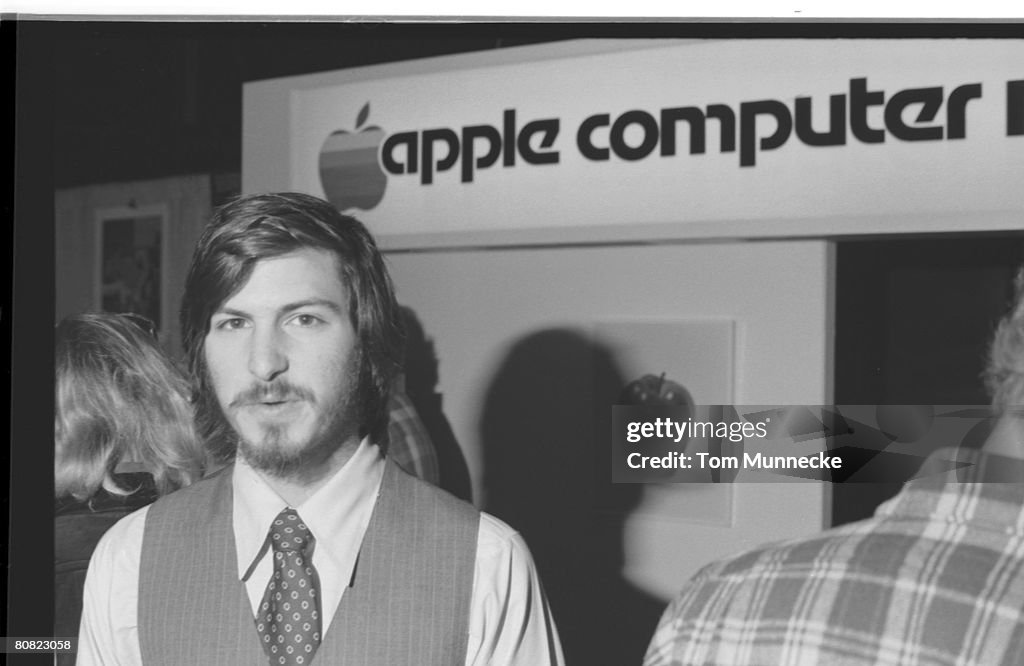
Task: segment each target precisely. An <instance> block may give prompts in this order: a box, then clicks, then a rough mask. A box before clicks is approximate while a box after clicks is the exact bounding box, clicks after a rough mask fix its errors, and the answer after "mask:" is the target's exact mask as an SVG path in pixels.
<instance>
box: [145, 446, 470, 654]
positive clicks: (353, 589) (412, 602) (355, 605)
mask: <svg viewBox="0 0 1024 666" xmlns="http://www.w3.org/2000/svg"><path fill="white" fill-rule="evenodd" d="M231 514H232V497H231V470H230V468H228V469H227V470H225V471H223V472H221V473H220V474H217V475H215V476H213V477H211V478H209V479H205V480H203V481H201V482H199V483H197V484H195V485H193V486H190V487H188V488H186V489H184V490H181V491H178V492H176V493H172V494H171V495H168V496H167V497H165V498H163V499H161V500H160V501H158V502H156V503H155V504H154V505H153V506H151V507H150V509H149V513H148V514H147V516H146V527H145V536H144V538H143V544H142V559H141V563H140V572H139V611H138V612H139V645H140V648H141V650H142V660H143V663H144V664H146V666H152V665H157V664H167V665H168V666H171V665H174V666H180V664H261V665H263V666H266V664H267V663H268V659H267V657H266V655H265V654H264V652H263V649H262V647H261V645H260V642H259V636H258V634H257V632H256V626H255V623H254V621H253V615H252V608H251V606H250V604H249V598H248V596H247V594H246V591H245V585H244V584H243V583H242V582H241V581H240V580H239V579H238V562H237V558H236V555H235V539H234V532H233V529H232V523H231ZM479 521H480V514H479V513H478V512H477V511H476V509H474V508H473V507H472V506H470V505H469V504H466V503H464V502H462V501H460V500H457V499H455V498H454V497H452V496H450V495H448V494H447V493H445V492H444V491H442V490H439V489H438V488H435V487H434V486H431V485H429V484H427V483H424V482H422V481H420V480H419V479H416V478H414V477H412V476H410V475H409V474H407V473H405V472H403V471H402V470H401V469H399V467H398V466H397V465H395V464H393V463H391V462H390V461H389V462H387V463H386V465H385V472H384V479H383V481H382V483H381V490H380V495H379V497H378V499H377V503H376V505H375V507H374V509H373V514H372V516H371V518H370V523H369V525H368V526H367V530H366V537H365V538H364V539H363V543H362V547H361V548H360V551H359V558H358V560H357V563H356V568H355V573H354V574H353V577H352V581H351V583H350V585H349V587H348V589H346V590H345V594H344V596H343V597H342V599H341V603H340V604H339V606H338V609H337V611H336V612H335V614H334V619H333V620H332V621H331V625H330V627H329V628H328V629H327V631H326V633H325V635H324V639H323V642H322V643H321V645H320V647H319V649H318V650H317V653H316V657H315V658H314V660H313V664H314V665H315V664H323V665H326V664H352V665H358V666H374V665H380V666H401V665H402V664H409V665H410V666H412V665H413V664H415V665H417V666H421V665H422V666H427V665H429V664H436V665H437V666H452V665H453V664H461V663H463V662H464V661H465V658H466V647H467V639H468V636H469V612H470V609H469V606H470V599H471V597H472V592H473V572H474V568H475V562H476V543H477V530H478V527H479Z"/></svg>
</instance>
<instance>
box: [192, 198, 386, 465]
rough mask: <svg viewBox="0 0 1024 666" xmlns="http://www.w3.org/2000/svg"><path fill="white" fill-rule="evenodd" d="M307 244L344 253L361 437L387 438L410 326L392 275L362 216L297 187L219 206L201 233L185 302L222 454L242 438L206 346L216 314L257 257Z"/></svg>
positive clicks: (212, 432)
mask: <svg viewBox="0 0 1024 666" xmlns="http://www.w3.org/2000/svg"><path fill="white" fill-rule="evenodd" d="M308 248H314V249H322V250H327V251H330V252H332V253H333V254H334V255H335V256H336V257H337V258H338V264H339V266H340V270H341V281H342V284H344V285H345V287H346V289H347V290H348V294H347V296H348V302H349V316H350V317H351V320H352V326H353V328H354V329H355V331H356V335H357V337H358V340H359V351H360V360H361V365H360V368H359V391H358V394H359V401H360V417H361V423H360V430H359V432H360V436H366V435H369V436H370V437H373V438H376V439H380V438H381V437H382V435H383V433H384V432H386V429H387V418H388V411H387V403H388V397H389V395H390V392H391V383H392V381H393V379H394V377H395V375H396V374H397V372H398V368H399V367H400V363H401V353H402V346H403V342H404V334H403V329H402V320H401V317H400V313H399V310H398V305H397V302H396V300H395V293H394V287H393V285H392V283H391V277H390V276H389V275H388V271H387V268H386V266H385V265H384V259H383V257H382V256H381V254H380V251H379V250H378V249H377V244H376V242H374V240H373V236H371V235H370V232H369V231H367V229H366V227H365V226H363V224H362V223H361V222H359V221H358V220H356V219H355V218H353V217H349V216H347V215H343V214H341V213H340V212H338V210H337V209H336V208H334V207H333V206H332V205H331V204H329V203H327V202H326V201H323V200H321V199H318V198H316V197H312V196H309V195H306V194H299V193H294V192H285V193H276V194H258V195H251V196H244V197H240V198H238V199H235V200H233V201H231V202H229V203H227V204H225V205H224V206H222V207H221V208H219V209H218V210H217V211H216V212H215V213H214V215H213V219H212V220H211V221H210V224H209V226H207V227H206V230H205V231H204V232H203V234H202V236H201V237H200V239H199V242H198V243H197V245H196V249H195V253H194V254H193V256H192V265H191V267H190V268H189V273H188V277H187V279H186V281H185V294H184V297H183V298H182V306H181V331H182V338H183V343H184V348H185V355H186V360H187V363H188V370H189V373H190V375H191V378H192V381H193V385H194V388H195V390H196V396H195V397H196V414H197V423H198V426H199V430H200V432H201V434H202V435H203V437H204V438H205V439H206V440H207V445H208V446H209V447H210V448H211V450H212V451H213V452H214V453H215V455H216V456H217V458H218V459H219V460H221V461H225V460H228V459H230V458H231V457H233V455H234V453H235V448H236V446H237V440H236V439H235V437H236V436H235V434H234V432H233V431H232V429H231V427H230V425H228V423H227V422H226V421H225V419H224V416H223V414H222V412H221V410H220V407H219V405H218V404H217V398H216V395H215V393H214V391H213V387H212V386H210V380H209V375H208V373H207V368H206V359H205V358H204V355H203V341H204V340H205V338H206V335H207V333H208V332H209V326H210V317H211V316H212V315H213V313H214V312H216V310H217V308H219V307H220V306H221V305H222V304H223V303H224V301H226V300H227V299H228V298H230V297H231V296H232V295H234V294H235V293H237V292H238V291H239V290H240V289H241V288H242V287H243V286H244V285H245V283H246V282H247V281H248V280H249V277H250V276H251V274H252V270H253V267H254V266H255V265H256V263H257V262H259V261H260V260H262V259H267V258H271V257H279V256H282V255H285V254H288V253H290V252H295V251H297V250H302V249H308Z"/></svg>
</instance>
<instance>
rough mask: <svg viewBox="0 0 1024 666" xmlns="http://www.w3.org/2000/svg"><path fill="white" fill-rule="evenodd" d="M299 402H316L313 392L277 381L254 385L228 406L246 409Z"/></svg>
mask: <svg viewBox="0 0 1024 666" xmlns="http://www.w3.org/2000/svg"><path fill="white" fill-rule="evenodd" d="M299 400H307V401H309V402H315V401H316V399H315V397H314V396H313V392H312V391H310V390H309V389H307V388H304V387H302V386H297V385H295V384H291V383H289V382H286V381H276V382H270V383H267V384H253V385H252V386H250V387H249V388H247V389H246V390H244V391H242V392H241V393H239V394H238V395H236V396H235V398H234V399H233V400H232V401H231V403H230V404H229V405H228V406H229V407H245V406H247V405H260V404H263V403H267V402H285V401H299Z"/></svg>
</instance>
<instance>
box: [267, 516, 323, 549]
mask: <svg viewBox="0 0 1024 666" xmlns="http://www.w3.org/2000/svg"><path fill="white" fill-rule="evenodd" d="M312 538H313V535H312V534H311V533H310V531H309V528H308V527H306V524H305V523H303V522H302V519H301V518H299V514H298V513H296V512H295V509H285V510H284V511H282V512H281V513H279V514H277V518H274V522H273V523H272V524H271V525H270V544H271V545H272V546H273V548H274V550H294V551H299V552H303V551H305V550H306V546H307V545H308V544H309V542H310V541H311V540H312Z"/></svg>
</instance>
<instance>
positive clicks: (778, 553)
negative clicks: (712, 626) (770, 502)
mask: <svg viewBox="0 0 1024 666" xmlns="http://www.w3.org/2000/svg"><path fill="white" fill-rule="evenodd" d="M877 527H878V521H877V520H875V519H872V518H869V519H867V520H862V521H859V522H856V523H849V524H847V525H843V526H840V527H833V528H831V529H827V530H824V531H821V532H817V533H814V534H808V535H804V536H798V537H793V538H791V539H787V540H782V541H774V542H770V543H767V544H761V545H759V546H755V547H753V548H750V549H748V550H745V551H741V552H739V553H736V554H734V555H729V556H726V557H723V558H721V559H718V560H714V561H712V562H710V563H709V564H706V565H705V566H704V567H702V568H701V569H699V570H698V571H697V573H695V574H694V576H693V578H692V579H691V584H694V583H702V582H715V581H720V580H722V579H728V580H729V581H730V584H735V583H737V582H739V581H741V580H743V579H744V578H746V579H750V580H755V581H757V580H763V579H764V578H765V576H768V575H777V574H780V573H782V572H784V571H787V570H791V569H799V570H804V569H806V567H808V566H809V565H813V564H814V563H815V562H817V561H820V560H821V559H822V558H827V559H828V560H829V561H830V562H833V563H841V562H848V561H850V560H851V559H853V558H854V557H856V553H857V551H858V548H859V547H860V546H862V545H863V543H864V541H865V540H866V539H872V538H876V537H877V536H878V535H877Z"/></svg>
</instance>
